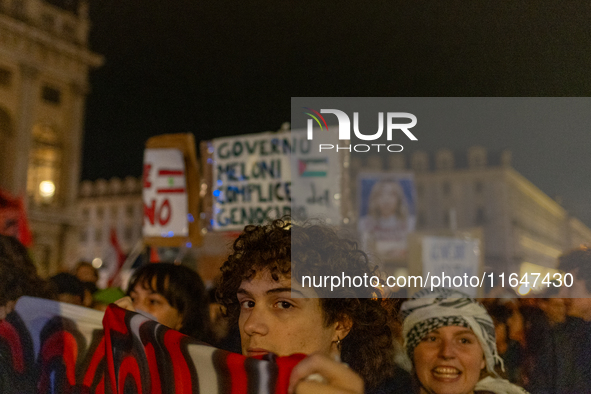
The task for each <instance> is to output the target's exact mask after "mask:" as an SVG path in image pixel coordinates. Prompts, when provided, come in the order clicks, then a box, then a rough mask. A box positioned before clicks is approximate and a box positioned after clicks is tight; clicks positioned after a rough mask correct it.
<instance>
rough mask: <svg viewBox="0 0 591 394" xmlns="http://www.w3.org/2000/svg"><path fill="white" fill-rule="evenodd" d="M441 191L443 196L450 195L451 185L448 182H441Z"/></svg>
mask: <svg viewBox="0 0 591 394" xmlns="http://www.w3.org/2000/svg"><path fill="white" fill-rule="evenodd" d="M441 190H442V191H443V195H444V196H449V195H450V194H451V184H450V183H449V182H443V185H442V188H441Z"/></svg>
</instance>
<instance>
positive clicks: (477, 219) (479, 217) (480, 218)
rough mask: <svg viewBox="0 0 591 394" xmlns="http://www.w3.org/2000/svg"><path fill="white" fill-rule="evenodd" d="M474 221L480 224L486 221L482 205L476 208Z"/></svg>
mask: <svg viewBox="0 0 591 394" xmlns="http://www.w3.org/2000/svg"><path fill="white" fill-rule="evenodd" d="M474 223H475V224H476V225H482V224H484V223H486V215H485V212H484V208H483V207H479V208H478V209H477V210H476V217H475V219H474Z"/></svg>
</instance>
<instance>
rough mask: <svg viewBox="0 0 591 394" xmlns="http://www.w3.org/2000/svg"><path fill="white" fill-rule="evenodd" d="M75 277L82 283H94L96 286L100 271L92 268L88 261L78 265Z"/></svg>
mask: <svg viewBox="0 0 591 394" xmlns="http://www.w3.org/2000/svg"><path fill="white" fill-rule="evenodd" d="M74 275H76V277H77V278H78V279H80V281H82V282H88V283H92V284H94V285H95V286H96V282H97V281H98V279H99V275H98V270H97V269H96V268H94V267H93V266H92V264H91V263H89V262H88V261H80V262H79V263H78V264H76V268H75V269H74Z"/></svg>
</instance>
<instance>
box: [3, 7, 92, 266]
mask: <svg viewBox="0 0 591 394" xmlns="http://www.w3.org/2000/svg"><path fill="white" fill-rule="evenodd" d="M68 4H69V6H68V7H59V6H56V5H53V4H50V3H49V2H46V1H44V0H0V188H2V189H4V190H7V191H9V192H10V193H12V194H13V195H17V196H26V201H27V210H28V216H29V222H30V225H31V229H32V231H33V237H34V246H33V249H32V252H33V255H34V259H35V262H36V264H37V265H38V270H39V273H40V274H41V275H50V274H53V273H55V272H57V271H59V270H60V269H62V268H64V267H67V266H69V265H70V264H73V263H74V262H75V259H76V247H77V244H76V241H77V236H78V232H77V228H76V224H77V223H76V220H77V218H76V208H75V207H76V199H77V194H78V184H79V176H80V166H81V151H82V136H83V125H84V105H85V100H86V96H87V94H88V92H89V85H88V73H89V71H90V70H91V69H92V68H96V67H99V66H100V65H101V64H102V62H103V58H102V57H101V56H99V55H97V54H95V53H93V52H91V51H90V50H89V49H88V42H87V38H88V31H89V28H90V21H89V19H88V3H87V2H86V1H79V2H77V3H76V4H74V3H71V4H70V3H68Z"/></svg>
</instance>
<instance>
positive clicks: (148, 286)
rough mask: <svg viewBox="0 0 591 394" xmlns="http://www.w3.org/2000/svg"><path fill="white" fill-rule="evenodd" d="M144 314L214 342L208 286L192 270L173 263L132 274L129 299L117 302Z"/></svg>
mask: <svg viewBox="0 0 591 394" xmlns="http://www.w3.org/2000/svg"><path fill="white" fill-rule="evenodd" d="M115 303H116V304H117V305H119V306H121V307H122V308H126V309H128V310H132V311H141V312H144V313H147V314H149V315H151V316H152V317H153V318H154V320H156V321H158V322H159V323H161V324H164V325H165V326H167V327H170V328H173V329H175V330H177V331H179V332H181V333H183V334H185V335H188V336H190V337H192V338H195V339H197V340H200V341H204V342H209V341H210V335H211V334H210V333H211V331H210V321H209V308H208V299H207V293H206V291H205V285H204V284H203V281H202V280H201V277H200V276H199V274H198V273H197V272H195V271H194V270H192V269H191V268H189V267H187V266H184V265H178V264H171V263H150V264H146V265H144V266H142V267H140V268H138V269H137V271H135V272H134V274H133V275H132V277H131V279H130V281H129V286H128V296H127V297H124V298H122V299H120V300H118V301H116V302H115Z"/></svg>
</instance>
